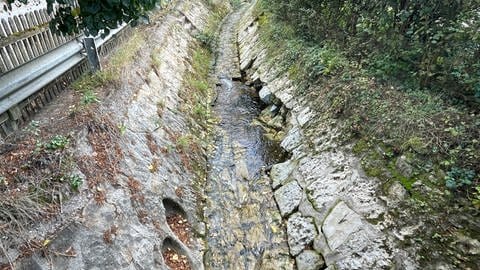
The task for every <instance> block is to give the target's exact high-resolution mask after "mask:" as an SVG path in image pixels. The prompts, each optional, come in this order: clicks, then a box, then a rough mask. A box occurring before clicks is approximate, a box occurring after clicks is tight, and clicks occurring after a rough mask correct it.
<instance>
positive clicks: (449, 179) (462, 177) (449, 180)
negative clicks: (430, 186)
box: [445, 167, 475, 190]
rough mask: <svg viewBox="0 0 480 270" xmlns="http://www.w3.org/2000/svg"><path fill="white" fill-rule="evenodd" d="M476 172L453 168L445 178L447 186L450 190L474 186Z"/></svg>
mask: <svg viewBox="0 0 480 270" xmlns="http://www.w3.org/2000/svg"><path fill="white" fill-rule="evenodd" d="M474 179H475V172H474V171H473V170H469V169H464V168H458V167H453V168H451V169H450V171H449V172H447V175H446V176H445V186H446V187H447V188H449V189H454V190H456V189H460V188H462V187H468V186H471V185H472V184H473V180H474Z"/></svg>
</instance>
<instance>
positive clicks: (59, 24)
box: [7, 0, 159, 36]
mask: <svg viewBox="0 0 480 270" xmlns="http://www.w3.org/2000/svg"><path fill="white" fill-rule="evenodd" d="M17 1H19V2H20V3H23V4H27V3H28V2H29V0H17ZM46 1H47V10H48V12H49V13H50V14H54V16H53V17H54V18H53V19H52V21H51V22H50V27H51V28H52V30H54V31H58V32H62V33H65V34H73V33H79V32H80V31H82V30H83V31H85V34H87V35H94V36H95V35H97V34H98V33H99V32H100V31H101V30H103V35H108V33H109V32H110V29H115V28H117V27H118V26H119V25H120V24H122V23H123V22H129V23H131V24H136V23H137V21H138V20H139V19H143V20H148V16H147V11H149V10H151V9H153V8H154V7H155V5H156V4H157V3H158V2H159V0H102V1H96V0H78V1H74V0H46ZM13 2H15V0H7V4H8V5H7V8H11V4H12V3H13Z"/></svg>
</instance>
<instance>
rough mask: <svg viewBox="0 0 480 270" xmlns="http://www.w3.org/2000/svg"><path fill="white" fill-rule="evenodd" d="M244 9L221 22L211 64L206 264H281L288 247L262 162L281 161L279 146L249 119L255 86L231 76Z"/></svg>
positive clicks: (254, 112)
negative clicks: (213, 119) (213, 88)
mask: <svg viewBox="0 0 480 270" xmlns="http://www.w3.org/2000/svg"><path fill="white" fill-rule="evenodd" d="M243 11H244V9H240V10H238V11H236V12H234V13H232V14H230V15H229V17H227V19H226V20H225V23H224V25H223V27H222V31H221V36H220V42H219V47H218V52H217V54H218V57H217V63H216V69H215V71H216V72H215V76H216V77H217V80H218V82H217V86H218V87H217V92H218V97H217V100H216V103H215V107H214V110H215V112H216V114H217V116H218V117H219V118H220V122H219V124H218V126H217V127H216V130H215V150H214V151H213V152H212V153H210V157H209V165H210V166H209V167H210V169H209V176H208V181H207V185H206V190H205V195H206V197H207V204H206V208H205V213H204V214H205V219H206V220H205V222H206V223H207V224H208V225H207V229H208V230H207V237H206V240H207V246H208V247H207V252H206V254H205V258H204V263H205V267H206V269H259V268H262V269H266V268H268V269H282V268H283V266H286V265H288V260H289V256H288V248H287V244H286V240H285V239H286V237H285V232H284V230H283V229H282V228H281V217H280V214H279V213H278V210H277V206H276V204H275V201H274V199H273V192H272V190H271V188H270V181H269V179H268V177H266V176H265V175H264V174H263V173H262V168H264V167H265V166H268V165H271V164H274V163H277V162H280V161H281V153H282V152H281V150H280V149H279V147H278V145H275V144H273V143H270V142H268V141H267V140H265V139H264V137H263V134H262V128H261V127H259V126H256V125H253V123H252V121H253V120H254V119H255V118H256V117H257V116H258V115H259V113H260V112H261V109H262V103H261V101H260V100H259V99H258V96H257V94H256V91H255V90H254V89H252V88H250V87H247V86H246V85H244V84H243V83H242V82H240V81H238V80H234V79H233V78H235V79H236V78H238V77H239V76H240V75H239V74H240V70H239V66H238V57H237V55H238V54H237V47H236V24H237V23H238V20H239V19H240V17H241V14H242V12H243Z"/></svg>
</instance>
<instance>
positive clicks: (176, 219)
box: [167, 214, 192, 246]
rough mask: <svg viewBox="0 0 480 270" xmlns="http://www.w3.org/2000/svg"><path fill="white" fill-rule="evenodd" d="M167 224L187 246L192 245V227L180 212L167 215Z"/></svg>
mask: <svg viewBox="0 0 480 270" xmlns="http://www.w3.org/2000/svg"><path fill="white" fill-rule="evenodd" d="M167 224H168V226H169V227H170V229H171V230H172V231H173V233H175V235H176V236H177V237H178V239H180V241H182V242H183V243H184V244H185V245H187V246H188V245H190V243H191V240H192V239H191V231H192V228H191V226H190V223H188V220H187V219H186V218H184V217H183V216H182V215H180V214H173V215H170V216H168V217H167Z"/></svg>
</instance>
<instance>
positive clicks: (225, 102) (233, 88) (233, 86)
mask: <svg viewBox="0 0 480 270" xmlns="http://www.w3.org/2000/svg"><path fill="white" fill-rule="evenodd" d="M217 87H218V88H217V93H218V97H217V101H216V103H215V112H216V113H217V115H218V116H220V119H221V120H220V124H219V126H220V127H221V128H222V129H223V130H224V131H226V133H227V134H228V136H229V137H230V139H231V140H232V141H236V142H238V143H240V145H241V146H242V147H243V148H244V149H245V151H246V152H245V159H246V161H247V168H248V171H249V172H250V173H251V174H250V175H249V176H250V177H251V178H257V177H259V176H260V172H261V170H262V167H268V166H270V165H273V164H275V163H279V162H282V161H284V160H286V158H287V153H286V152H285V151H284V150H283V149H282V148H281V147H280V145H279V144H278V143H277V142H272V141H270V140H268V139H267V138H266V137H265V136H264V135H263V132H264V131H263V128H262V127H260V126H259V125H254V124H253V120H254V119H256V118H257V117H258V116H259V115H260V112H261V111H262V110H263V109H264V108H265V104H263V102H262V101H261V100H260V98H259V97H258V92H257V90H255V89H254V88H253V87H249V86H246V85H245V84H244V83H243V82H241V81H233V80H232V79H231V78H228V77H226V76H221V77H220V83H219V85H218V86H217ZM214 161H215V159H213V160H212V162H214Z"/></svg>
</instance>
